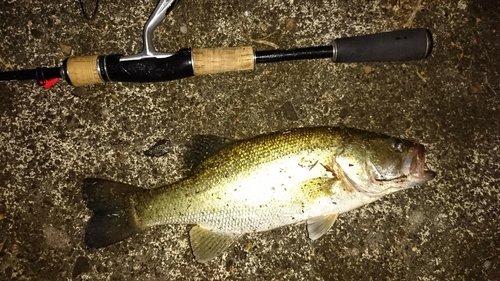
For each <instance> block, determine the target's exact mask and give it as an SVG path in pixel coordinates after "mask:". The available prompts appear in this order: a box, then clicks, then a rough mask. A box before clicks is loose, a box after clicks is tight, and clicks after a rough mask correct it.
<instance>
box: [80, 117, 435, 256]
mask: <svg viewBox="0 0 500 281" xmlns="http://www.w3.org/2000/svg"><path fill="white" fill-rule="evenodd" d="M198 139H199V140H200V141H199V143H200V144H201V145H198V146H196V149H194V150H193V151H195V152H196V153H194V154H197V155H199V156H202V157H203V159H202V161H199V162H200V163H199V164H198V165H197V166H196V167H194V169H193V171H192V173H191V175H190V176H188V177H186V178H184V179H182V180H180V181H177V182H174V183H171V184H169V185H167V186H165V187H161V188H157V189H142V188H139V187H135V186H131V185H128V184H124V183H118V182H114V181H108V180H103V179H95V178H89V179H85V180H84V185H83V195H84V198H85V199H86V201H87V206H88V208H89V209H91V210H92V211H93V212H94V214H93V216H92V218H91V219H90V221H89V222H88V225H87V228H86V233H85V242H86V244H87V245H88V246H90V247H93V248H100V247H105V246H108V245H110V244H113V243H116V242H118V241H121V240H123V239H125V238H128V237H130V236H132V235H134V234H136V233H138V232H141V231H144V230H146V229H148V228H150V227H152V226H155V225H162V224H190V225H194V226H193V228H191V230H190V231H189V235H190V242H191V248H192V250H193V254H194V256H195V258H196V260H197V261H199V262H206V261H209V260H211V259H213V258H214V257H216V256H218V255H219V254H221V253H222V252H223V251H224V250H226V249H227V248H228V247H229V246H230V245H231V243H232V242H233V241H235V240H236V239H238V237H240V236H241V235H243V234H245V233H250V232H261V231H267V230H271V229H274V228H278V227H281V226H285V225H290V224H297V223H302V222H304V223H306V224H307V231H308V234H309V237H310V238H311V239H318V238H320V237H321V236H322V235H324V234H325V233H326V232H327V231H328V230H329V229H330V228H331V226H332V225H333V223H334V222H335V220H336V218H337V216H338V215H339V214H341V213H344V212H347V211H349V210H352V209H355V208H358V207H360V206H363V205H365V204H368V203H371V202H373V201H375V200H377V199H380V198H381V197H383V196H384V195H387V194H390V193H393V192H396V191H400V190H403V189H407V188H410V187H412V186H415V185H418V184H423V183H425V182H426V181H428V180H430V179H432V178H433V177H434V176H435V173H434V172H432V171H427V170H425V167H424V166H425V160H424V147H423V146H422V145H420V144H416V143H413V142H410V141H406V140H400V139H397V138H393V137H389V136H386V135H381V134H376V133H370V132H366V131H361V130H356V129H347V128H335V127H318V128H300V129H293V130H288V131H282V132H276V133H271V134H267V135H261V136H257V137H254V138H250V139H247V140H239V141H232V142H228V141H227V139H222V138H220V139H219V138H216V137H213V136H204V137H203V136H200V137H198Z"/></svg>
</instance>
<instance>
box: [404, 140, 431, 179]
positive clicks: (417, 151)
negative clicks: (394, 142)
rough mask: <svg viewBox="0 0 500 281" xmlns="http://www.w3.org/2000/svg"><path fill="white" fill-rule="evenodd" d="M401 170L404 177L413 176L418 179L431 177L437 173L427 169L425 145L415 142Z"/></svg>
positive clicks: (405, 157)
mask: <svg viewBox="0 0 500 281" xmlns="http://www.w3.org/2000/svg"><path fill="white" fill-rule="evenodd" d="M401 172H402V173H403V174H404V176H403V177H413V178H417V179H426V180H428V179H431V178H433V177H434V175H435V173H434V172H432V171H426V170H425V147H424V146H423V145H421V144H415V146H414V148H413V149H412V150H410V151H409V152H408V153H407V154H406V156H404V158H403V164H402V167H401Z"/></svg>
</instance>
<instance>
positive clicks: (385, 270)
mask: <svg viewBox="0 0 500 281" xmlns="http://www.w3.org/2000/svg"><path fill="white" fill-rule="evenodd" d="M84 3H85V4H86V8H87V9H88V10H91V8H92V7H91V6H92V5H94V4H93V3H92V1H87V0H85V1H84ZM155 5H156V2H155V1H144V0H142V1H129V0H118V1H100V3H99V11H98V13H97V15H96V17H95V19H94V20H93V21H88V20H86V19H85V18H84V16H83V14H82V12H81V10H80V7H79V3H78V2H77V1H61V0H55V1H39V0H30V1H28V0H1V1H0V38H2V39H1V40H0V71H4V70H13V69H26V68H34V67H38V66H57V65H60V63H61V61H62V59H63V58H65V57H67V56H80V55H93V54H115V53H122V54H134V53H138V52H140V51H141V49H142V40H141V33H142V28H143V25H144V23H145V21H146V20H147V17H148V16H149V14H150V13H151V12H152V10H153V9H154V6H155ZM499 19H500V8H498V4H497V1H494V0H483V1H479V0H469V1H466V0H459V1H444V0H436V1H425V0H397V1H396V0H375V1H363V0H352V1H347V0H324V1H319V0H315V1H305V0H258V1H250V0H247V1H231V0H224V1H223V0H216V1H207V0H182V1H179V2H178V3H177V4H176V6H175V8H174V9H173V10H172V12H171V13H170V14H169V15H168V17H167V18H166V19H165V21H164V22H163V23H162V24H161V26H160V27H159V28H158V29H157V32H156V38H155V45H156V47H157V49H158V50H163V51H169V52H174V51H176V50H178V49H180V48H182V47H222V46H246V45H252V46H253V47H254V49H255V50H265V49H270V48H273V46H274V45H278V46H279V47H280V48H285V49H286V48H293V47H306V46H316V45H326V44H329V43H330V42H331V40H332V39H334V38H339V37H342V36H354V35H361V34H368V33H376V32H383V31H390V30H396V29H401V28H405V27H427V28H429V29H430V30H431V31H432V32H433V34H434V39H435V48H434V51H433V54H432V55H431V56H430V57H429V58H427V59H425V60H422V61H416V62H407V63H358V64H334V63H332V62H331V61H329V60H311V61H295V62H285V63H276V64H266V65H257V67H256V68H255V70H254V71H244V72H237V73H224V74H216V75H208V76H198V77H193V78H188V79H183V80H178V81H171V82H164V83H151V84H133V83H108V84H102V85H94V86H87V87H82V88H74V87H72V86H70V85H68V84H67V83H65V82H59V83H58V84H56V85H55V86H54V87H53V88H51V89H49V90H45V89H42V88H41V87H39V86H37V85H35V84H34V83H33V82H30V81H26V82H0V128H1V131H0V143H1V144H2V145H1V146H0V167H1V168H0V280H422V281H423V280H426V281H427V280H496V281H498V280H500V216H499V213H500V202H499V201H500V164H499V163H500V162H499V159H500V149H499V145H500V114H499V113H500V78H499V77H500V75H499V74H500V73H499V72H500V67H499V64H498V62H497V60H498V58H500V47H499V46H500V36H499V27H500V20H499ZM273 44H274V45H273ZM319 125H331V126H338V125H341V126H349V127H355V128H359V129H365V130H370V131H375V132H381V133H386V134H389V135H393V136H397V137H402V138H407V139H412V140H415V141H418V142H420V143H423V144H424V145H426V147H427V149H428V155H427V160H428V164H427V165H428V168H430V169H432V170H434V171H436V172H437V174H438V175H437V177H436V179H435V180H433V181H431V182H429V183H427V184H425V185H423V186H420V187H417V188H414V189H411V190H407V191H404V192H399V193H396V194H393V195H390V196H387V197H385V198H384V199H383V200H381V201H378V202H376V203H373V204H371V205H368V206H365V207H363V208H361V209H358V210H355V211H352V212H349V213H347V214H345V215H342V216H340V218H339V219H338V221H337V222H336V223H335V225H334V227H333V228H332V230H330V231H329V232H328V233H327V235H325V237H322V238H321V239H319V240H317V241H314V242H311V241H310V240H309V239H308V238H307V234H306V230H305V228H304V226H290V227H284V228H280V229H277V230H273V231H270V232H266V233H257V234H250V235H245V236H244V237H243V238H242V239H240V240H238V241H237V243H235V244H234V245H233V246H231V247H230V249H229V250H228V251H227V252H226V253H225V254H224V255H223V256H222V257H219V258H217V259H215V260H214V261H211V262H209V263H207V264H199V263H196V262H195V260H194V258H193V256H192V254H191V250H190V247H189V242H188V230H189V227H188V226H173V225H169V226H164V227H157V228H154V229H152V230H150V231H147V232H145V233H142V234H141V235H137V236H134V237H133V238H130V239H128V240H126V241H123V242H121V243H118V244H115V245H112V246H109V247H107V248H104V249H99V250H94V249H88V248H87V247H86V246H85V244H84V243H83V234H84V227H85V225H86V222H87V220H88V219H89V217H90V215H91V214H90V212H89V211H88V210H87V208H86V206H85V203H84V201H83V199H82V195H81V193H80V188H81V183H82V179H84V178H85V177H90V176H93V177H102V178H108V179H114V180H118V181H123V182H126V183H130V184H134V185H138V186H142V187H145V188H154V187H157V186H161V185H164V184H166V183H169V182H172V181H174V180H177V179H179V178H181V177H183V176H185V175H186V173H187V170H186V169H185V168H184V165H183V160H182V153H183V151H184V149H185V145H186V143H187V142H188V140H189V139H190V137H191V136H193V135H195V134H214V135H220V136H225V137H228V138H245V137H250V136H253V135H256V134H260V133H265V132H271V131H276V130H280V129H286V128H292V127H301V126H319ZM160 140H165V143H164V144H165V145H166V147H164V149H165V150H164V152H165V153H161V155H159V157H152V156H147V155H145V154H144V152H145V151H147V150H148V149H150V148H151V147H152V146H154V145H155V144H156V143H157V142H158V141H160Z"/></svg>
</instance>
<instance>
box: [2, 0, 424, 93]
mask: <svg viewBox="0 0 500 281" xmlns="http://www.w3.org/2000/svg"><path fill="white" fill-rule="evenodd" d="M174 1H175V0H160V2H159V3H158V5H157V6H156V8H155V10H154V11H153V14H152V15H151V16H150V18H149V19H148V21H147V22H146V25H145V27H144V32H143V45H144V46H143V50H142V52H141V53H138V54H135V55H131V56H123V55H97V56H75V57H69V58H66V59H65V60H64V61H63V63H62V66H60V67H38V68H35V69H29V70H15V71H5V72H0V81H11V80H36V82H37V84H38V85H40V86H43V87H44V88H50V87H51V86H53V85H54V84H55V83H56V82H57V81H58V80H59V79H61V78H63V79H64V80H66V81H67V82H68V83H69V84H71V85H73V86H75V87H80V86H85V85H92V84H100V83H104V82H141V83H145V82H161V81H170V80H176V79H182V78H187V77H191V76H195V75H204V74H214V73H221V72H229V71H240V70H253V69H254V67H255V65H256V64H261V63H271V62H282V61H292V60H309V59H323V58H330V59H331V60H332V61H333V62H336V63H350V62H395V61H411V60H420V59H423V58H426V57H427V56H429V54H430V53H431V51H432V46H433V39H432V34H431V32H430V31H429V30H428V29H425V28H417V29H404V30H397V31H391V32H384V33H377V34H370V35H362V36H356V37H344V38H339V39H334V40H333V41H332V44H330V45H326V46H316V47H306V48H296V49H290V50H279V49H278V50H264V51H254V50H253V49H252V47H250V46H245V47H225V48H183V49H180V50H178V51H177V52H175V53H173V54H170V53H161V52H157V51H156V50H155V48H154V45H153V33H154V30H155V28H156V27H157V26H158V24H160V22H161V21H162V20H163V19H164V18H165V17H166V14H167V12H168V10H169V8H171V6H172V4H173V2H174Z"/></svg>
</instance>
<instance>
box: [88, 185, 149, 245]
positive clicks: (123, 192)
mask: <svg viewBox="0 0 500 281" xmlns="http://www.w3.org/2000/svg"><path fill="white" fill-rule="evenodd" d="M141 192H144V189H141V188H139V187H135V186H132V185H128V184H124V183H119V182H114V181H109V180H103V179H94V178H88V179H85V180H84V181H83V187H82V193H83V196H84V198H85V200H86V201H87V207H88V208H89V209H90V210H92V211H93V212H94V215H93V216H92V218H91V219H90V220H89V222H88V224H87V228H86V230H85V243H86V244H87V245H88V246H89V247H91V248H101V247H106V246H108V245H111V244H113V243H116V242H119V241H121V240H124V239H126V238H128V237H130V236H132V235H134V234H136V233H138V232H140V231H141V230H142V229H143V228H141V227H140V225H138V224H137V218H136V215H135V212H134V207H133V205H132V202H133V196H134V195H135V194H137V193H141Z"/></svg>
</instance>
